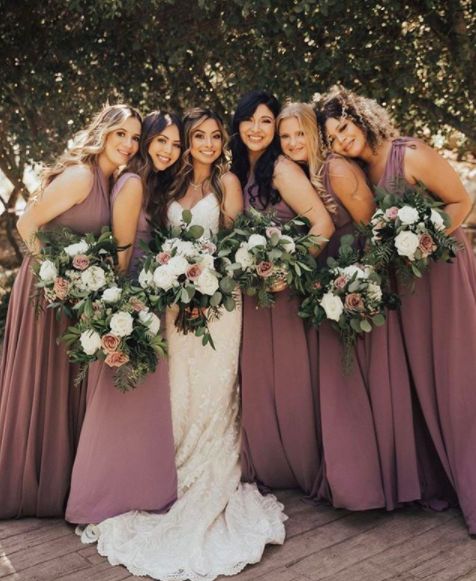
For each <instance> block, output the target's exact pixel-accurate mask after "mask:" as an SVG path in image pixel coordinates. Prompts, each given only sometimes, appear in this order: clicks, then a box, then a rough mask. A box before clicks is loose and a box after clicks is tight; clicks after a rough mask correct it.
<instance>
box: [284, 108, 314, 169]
mask: <svg viewBox="0 0 476 581" xmlns="http://www.w3.org/2000/svg"><path fill="white" fill-rule="evenodd" d="M278 132H279V140H280V142H281V149H282V150H283V153H284V155H286V156H287V157H289V158H290V159H292V160H293V161H304V162H307V161H308V160H309V152H308V148H307V141H306V136H305V134H304V130H303V128H302V127H301V124H300V123H299V121H298V119H296V117H287V118H286V119H283V120H282V121H281V122H280V123H279V128H278Z"/></svg>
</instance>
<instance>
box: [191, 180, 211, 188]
mask: <svg viewBox="0 0 476 581" xmlns="http://www.w3.org/2000/svg"><path fill="white" fill-rule="evenodd" d="M206 181H207V178H205V179H204V180H202V181H201V182H200V183H199V184H194V183H193V182H190V186H191V188H192V190H199V189H201V188H202V187H203V184H204V183H205V182H206Z"/></svg>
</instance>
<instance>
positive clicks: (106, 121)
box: [40, 104, 142, 194]
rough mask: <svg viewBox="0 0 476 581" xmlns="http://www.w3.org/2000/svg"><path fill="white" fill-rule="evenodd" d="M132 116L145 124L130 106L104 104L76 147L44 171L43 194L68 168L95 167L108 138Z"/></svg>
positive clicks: (77, 137) (78, 139)
mask: <svg viewBox="0 0 476 581" xmlns="http://www.w3.org/2000/svg"><path fill="white" fill-rule="evenodd" d="M129 117H133V118H135V119H138V121H139V122H140V123H141V124H142V118H141V115H140V113H139V112H138V111H137V110H136V109H134V108H133V107H130V106H129V105H124V104H118V105H105V106H104V107H103V108H102V109H101V111H99V113H97V114H96V115H95V116H94V118H93V120H92V121H91V123H90V124H89V125H88V126H87V127H86V128H85V129H83V130H81V131H79V132H78V133H77V134H76V135H75V136H74V137H73V144H72V146H71V147H70V148H68V149H67V150H66V151H65V152H64V153H63V154H62V155H61V156H60V157H59V158H58V159H57V160H56V163H55V164H54V165H52V166H50V167H46V168H45V169H44V170H43V171H42V172H41V186H40V194H41V192H42V191H43V190H44V189H45V188H46V186H48V184H50V183H51V181H52V180H53V179H54V178H55V177H56V176H58V175H59V174H61V173H63V172H64V170H65V169H66V168H67V167H70V166H73V165H78V164H83V163H84V164H87V165H94V164H95V163H96V161H97V157H98V156H99V154H100V153H102V152H103V151H104V146H105V143H106V139H107V136H108V135H109V134H110V133H112V132H113V131H115V130H116V129H118V128H119V127H121V125H122V123H123V122H124V121H125V120H126V119H128V118H129Z"/></svg>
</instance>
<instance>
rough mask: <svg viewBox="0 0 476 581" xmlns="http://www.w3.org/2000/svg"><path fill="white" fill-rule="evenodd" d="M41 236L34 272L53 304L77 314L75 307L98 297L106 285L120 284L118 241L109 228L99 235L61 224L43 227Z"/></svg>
mask: <svg viewBox="0 0 476 581" xmlns="http://www.w3.org/2000/svg"><path fill="white" fill-rule="evenodd" d="M37 237H38V239H39V241H40V242H41V250H40V254H39V256H38V259H37V260H36V261H35V262H34V264H33V273H34V275H35V277H36V279H37V282H36V288H37V289H39V291H40V293H39V294H40V295H41V294H43V295H44V297H45V299H46V301H47V303H49V304H48V307H49V308H53V309H57V311H58V313H60V312H64V313H65V314H66V315H68V316H69V317H74V314H73V308H76V307H77V306H78V305H83V304H85V303H87V302H89V303H91V302H92V301H95V300H96V299H97V298H98V297H99V296H100V295H101V293H102V292H103V291H104V290H105V289H107V288H108V287H115V286H116V274H115V271H114V261H115V258H116V254H117V244H116V242H115V240H114V237H113V235H112V232H111V231H110V229H109V228H106V227H105V228H103V229H102V231H101V234H100V235H99V236H96V235H94V234H75V233H74V232H72V231H71V230H70V229H69V228H57V229H52V230H40V231H39V232H37ZM37 298H39V297H38V295H37Z"/></svg>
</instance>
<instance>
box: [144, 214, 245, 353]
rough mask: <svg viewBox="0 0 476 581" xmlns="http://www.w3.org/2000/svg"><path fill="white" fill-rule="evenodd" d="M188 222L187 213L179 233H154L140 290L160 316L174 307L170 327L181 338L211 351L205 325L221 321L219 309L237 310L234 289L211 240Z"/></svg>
mask: <svg viewBox="0 0 476 581" xmlns="http://www.w3.org/2000/svg"><path fill="white" fill-rule="evenodd" d="M191 221H192V214H191V212H190V211H189V210H184V211H183V213H182V224H181V226H180V227H172V228H170V229H168V230H167V231H165V232H164V231H160V230H156V231H155V233H154V237H153V239H152V241H151V242H150V243H149V247H148V249H147V250H146V258H145V261H144V265H143V268H142V270H141V272H140V274H139V284H140V285H141V287H142V288H143V289H145V290H146V291H147V294H148V296H149V298H150V301H151V303H152V305H153V306H154V308H156V309H157V310H158V311H159V312H163V311H164V310H165V309H166V308H167V307H171V306H173V305H177V306H178V315H177V318H176V321H175V325H176V327H177V328H178V329H179V330H180V331H181V332H182V333H184V334H187V333H189V332H192V331H193V332H194V333H195V335H196V336H197V337H201V338H202V344H203V345H207V344H210V345H211V347H213V348H215V346H214V343H213V339H212V336H211V334H210V330H209V327H208V324H209V322H210V321H212V320H214V319H218V318H219V317H220V314H221V312H222V307H224V308H225V309H226V310H227V311H233V310H234V309H235V308H236V301H235V296H236V295H235V293H234V291H235V288H236V286H237V285H236V282H235V281H234V280H233V277H232V276H230V271H229V268H228V263H227V262H226V261H225V260H223V259H222V257H219V256H218V255H217V246H216V240H214V239H213V237H212V236H205V233H204V228H203V227H202V226H199V225H191Z"/></svg>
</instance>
